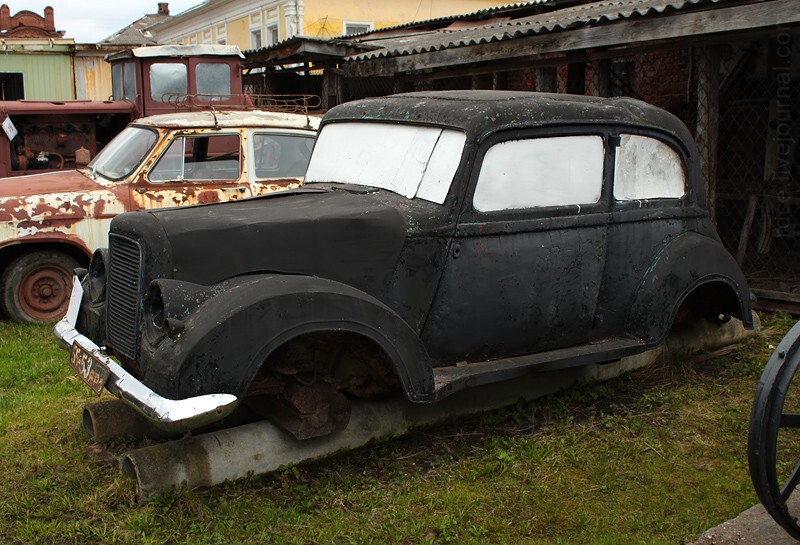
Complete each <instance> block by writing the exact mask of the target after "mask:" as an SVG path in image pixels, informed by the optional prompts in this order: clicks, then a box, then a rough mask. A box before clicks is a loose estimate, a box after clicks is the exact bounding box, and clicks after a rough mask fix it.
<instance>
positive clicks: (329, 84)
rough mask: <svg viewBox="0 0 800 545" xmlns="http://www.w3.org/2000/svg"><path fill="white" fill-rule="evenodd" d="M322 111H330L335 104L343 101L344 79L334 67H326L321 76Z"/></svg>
mask: <svg viewBox="0 0 800 545" xmlns="http://www.w3.org/2000/svg"><path fill="white" fill-rule="evenodd" d="M321 98H322V109H323V110H330V109H331V108H333V107H334V106H336V105H337V104H341V103H342V102H344V101H345V98H344V78H342V74H341V70H339V69H338V68H334V67H326V68H325V71H324V75H323V76H322V97H321Z"/></svg>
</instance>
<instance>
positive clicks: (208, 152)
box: [149, 134, 241, 182]
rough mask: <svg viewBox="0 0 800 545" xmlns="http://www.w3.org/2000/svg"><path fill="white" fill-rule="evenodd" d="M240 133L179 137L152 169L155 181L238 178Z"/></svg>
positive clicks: (151, 179)
mask: <svg viewBox="0 0 800 545" xmlns="http://www.w3.org/2000/svg"><path fill="white" fill-rule="evenodd" d="M240 163H241V154H240V153H239V135H236V134H222V135H214V136H179V137H177V138H175V139H174V140H173V141H172V143H171V144H170V145H169V147H168V148H167V151H165V152H164V153H163V155H161V158H160V159H159V160H158V162H157V163H156V165H155V166H154V167H153V168H152V169H151V170H150V174H149V178H150V181H151V182H167V181H174V180H188V181H201V180H205V181H212V180H238V179H239V175H240V173H241V168H240Z"/></svg>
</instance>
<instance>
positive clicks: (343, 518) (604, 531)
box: [0, 316, 793, 545]
mask: <svg viewBox="0 0 800 545" xmlns="http://www.w3.org/2000/svg"><path fill="white" fill-rule="evenodd" d="M763 319H764V327H765V328H764V331H762V333H761V334H760V335H759V336H758V337H756V338H753V339H751V340H750V341H747V342H746V343H744V344H743V345H741V347H740V348H739V349H738V350H737V351H736V352H734V353H733V354H731V355H729V356H727V357H723V358H717V359H713V360H707V361H703V362H699V363H689V362H684V361H680V362H675V361H673V362H666V363H661V364H658V365H656V366H654V367H651V368H647V369H643V370H640V371H638V372H635V373H633V374H630V375H627V376H625V377H621V378H618V379H615V380H613V381H610V382H607V383H603V384H599V385H594V386H585V387H582V388H578V389H573V390H570V391H568V392H565V393H562V394H560V395H557V396H550V397H548V398H545V399H542V400H539V401H537V402H535V403H531V404H526V405H523V406H517V407H514V408H511V409H506V410H502V411H498V412H494V413H490V414H487V415H484V416H483V417H480V418H472V419H465V420H461V421H459V422H457V423H454V424H449V425H446V426H443V427H439V428H435V429H431V430H427V431H425V432H417V433H414V434H412V435H410V436H408V437H406V438H404V439H401V440H396V441H393V442H391V443H388V444H383V445H379V446H375V447H371V448H366V449H362V450H360V451H357V452H354V453H350V454H345V455H341V456H339V457H337V458H334V459H332V460H328V461H324V462H318V463H315V464H313V465H310V466H301V467H292V468H289V469H287V470H284V471H282V472H280V473H278V474H275V475H271V476H266V477H255V476H254V477H251V478H249V479H247V480H245V481H241V482H236V483H230V484H226V485H222V486H218V487H215V488H213V489H208V490H201V491H185V490H184V491H180V492H175V493H172V494H168V495H164V496H161V497H159V498H158V499H156V500H155V501H153V502H151V503H149V504H146V505H143V506H140V505H138V504H137V500H136V497H137V496H136V490H135V483H134V481H132V480H128V479H126V478H124V477H122V476H121V475H120V473H119V469H118V466H117V459H116V457H117V456H118V455H119V454H121V453H122V452H124V451H125V450H126V449H128V448H130V446H131V445H125V444H95V443H93V442H92V441H90V440H89V439H88V438H87V437H86V436H85V435H83V433H82V431H81V429H80V416H81V408H82V406H83V405H84V404H85V403H89V402H92V401H94V400H95V399H96V398H95V397H94V396H92V395H90V393H89V391H88V389H87V388H86V387H85V386H84V385H83V383H81V382H80V381H79V380H78V379H77V378H75V377H73V376H72V375H71V371H70V369H69V366H68V364H67V353H66V352H64V351H62V350H60V349H58V348H57V347H56V343H55V341H54V339H53V337H52V334H51V332H50V328H49V327H43V326H20V325H12V324H8V323H0V474H2V476H3V479H2V482H0V544H3V545H5V544H6V543H20V544H22V543H24V544H30V543H48V544H50V543H53V544H58V543H84V542H85V543H98V544H100V543H102V544H106V543H137V544H138V543H154V544H155V543H158V544H163V543H209V544H210V543H224V544H227V543H243V544H244V543H247V544H253V543H275V544H283V543H287V544H298V545H300V544H318V543H319V544H337V545H338V544H347V543H375V544H382V543H398V544H404V545H405V544H408V545H410V544H423V543H436V544H444V543H458V544H468V543H526V544H528V543H553V544H556V543H575V544H584V543H608V544H618V543H670V544H675V543H684V542H687V541H692V540H694V539H696V538H697V537H698V536H699V535H700V534H701V533H702V532H703V531H704V530H706V529H708V528H709V527H712V526H715V525H717V524H719V523H720V522H722V521H725V520H727V519H729V518H731V517H733V516H735V515H736V514H738V513H739V512H741V511H742V510H743V509H745V508H747V507H749V506H751V505H752V504H754V503H756V501H757V500H756V497H755V493H754V491H753V490H752V486H751V484H750V480H749V476H748V473H747V456H746V450H745V449H746V436H747V428H748V420H749V412H750V405H751V403H752V400H753V394H754V391H755V387H756V384H757V382H758V377H759V375H760V373H761V370H762V368H763V365H764V362H766V360H767V358H768V357H769V355H770V353H771V349H770V348H769V345H770V344H771V345H773V346H774V345H777V343H778V341H779V340H780V338H781V337H782V336H783V334H784V333H785V332H786V331H787V330H788V328H789V327H790V326H791V325H792V323H793V322H792V320H790V319H788V318H786V317H782V316H764V317H763ZM105 395H106V396H108V394H105ZM107 398H108V399H110V398H109V397H107Z"/></svg>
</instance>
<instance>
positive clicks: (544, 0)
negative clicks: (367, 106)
mask: <svg viewBox="0 0 800 545" xmlns="http://www.w3.org/2000/svg"><path fill="white" fill-rule="evenodd" d="M556 1H557V0H531V1H530V2H515V3H513V4H505V5H502V6H494V7H491V8H484V9H479V10H477V11H472V12H470V13H459V14H457V15H444V16H442V17H434V18H433V19H423V20H421V21H411V22H410V23H401V24H399V25H395V26H390V27H381V28H376V29H374V30H368V31H367V32H361V33H359V34H343V35H342V36H337V37H336V38H334V39H338V40H348V39H351V38H358V37H361V36H366V35H368V34H380V33H381V32H387V31H391V30H398V29H403V28H408V27H415V26H423V25H430V24H434V23H445V22H447V21H458V20H461V19H469V18H470V17H478V16H481V15H490V14H494V13H496V12H498V11H508V10H511V9H515V8H526V7H532V6H537V5H541V4H549V3H554V2H556Z"/></svg>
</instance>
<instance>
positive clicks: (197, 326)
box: [143, 274, 433, 401]
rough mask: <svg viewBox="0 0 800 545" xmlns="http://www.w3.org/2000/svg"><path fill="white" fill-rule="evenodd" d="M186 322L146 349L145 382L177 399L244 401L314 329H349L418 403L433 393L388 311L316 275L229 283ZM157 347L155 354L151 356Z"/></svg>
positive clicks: (399, 322) (415, 343) (402, 325)
mask: <svg viewBox="0 0 800 545" xmlns="http://www.w3.org/2000/svg"><path fill="white" fill-rule="evenodd" d="M217 288H218V289H215V291H216V294H215V295H214V296H212V297H211V298H209V299H208V300H206V301H205V302H204V303H202V304H201V305H199V306H198V307H197V308H196V309H195V310H194V311H193V312H191V314H189V315H188V316H187V317H186V318H185V320H184V324H183V325H184V327H182V331H181V332H180V334H179V335H177V336H175V338H169V337H168V338H166V339H163V340H162V341H161V342H160V344H159V345H158V346H157V347H150V346H145V347H143V348H144V350H143V357H147V359H148V360H149V361H147V362H146V366H145V369H146V371H145V382H146V383H147V384H148V385H149V386H150V387H151V388H153V390H155V391H156V392H158V393H160V394H161V395H165V396H172V397H174V398H176V399H180V398H184V397H188V396H196V395H202V394H204V393H207V392H225V393H231V394H233V395H236V396H237V397H241V396H243V395H244V394H245V392H246V391H247V388H248V387H249V385H250V382H251V381H252V379H253V377H254V376H255V374H256V372H257V371H258V369H259V367H260V366H261V364H262V363H263V362H264V361H265V360H266V359H267V358H268V357H269V355H270V354H271V353H272V352H273V351H274V350H275V349H277V348H278V347H279V346H281V345H283V344H284V343H285V342H287V341H288V340H290V339H292V338H294V337H296V336H298V335H301V334H304V333H309V332H313V331H322V330H327V331H331V330H335V331H349V332H354V333H358V334H361V335H364V336H366V337H368V338H370V339H372V340H373V341H374V342H376V343H377V344H378V345H379V346H380V347H381V348H382V349H383V350H384V351H385V352H386V354H387V355H388V356H389V358H390V359H391V361H392V362H393V364H394V366H395V369H396V371H397V374H398V377H399V378H400V381H401V383H402V384H403V387H404V389H405V392H406V395H407V396H408V397H409V398H410V399H412V400H415V401H424V400H425V399H427V397H428V396H430V395H431V392H432V391H433V376H432V372H431V367H430V363H429V360H428V355H427V352H426V351H425V348H424V347H423V345H422V343H421V342H420V340H419V338H418V337H417V335H416V334H415V333H414V331H413V330H412V329H411V328H410V327H409V326H408V324H407V323H406V322H405V321H403V319H402V318H400V317H399V316H398V315H397V314H396V313H395V312H394V311H392V310H391V309H390V308H389V307H387V306H386V305H384V304H383V303H381V302H380V301H378V300H377V299H375V298H374V297H371V296H369V295H367V294H365V293H363V292H361V291H359V290H356V289H354V288H352V287H350V286H347V285H344V284H341V283H338V282H334V281H331V280H326V279H322V278H317V277H310V276H300V275H280V274H269V275H258V276H248V277H241V278H235V279H232V280H227V281H225V282H223V283H221V284H220V285H219V286H217ZM151 349H152V350H151Z"/></svg>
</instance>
